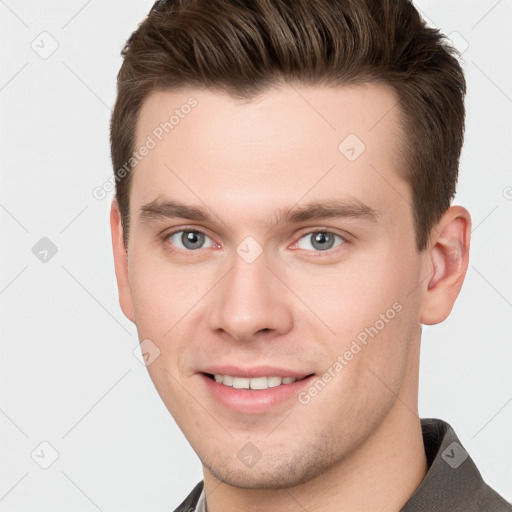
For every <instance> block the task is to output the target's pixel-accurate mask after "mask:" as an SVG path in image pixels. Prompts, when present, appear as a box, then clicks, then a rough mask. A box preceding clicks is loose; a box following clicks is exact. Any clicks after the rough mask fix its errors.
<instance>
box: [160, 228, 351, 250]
mask: <svg viewBox="0 0 512 512" xmlns="http://www.w3.org/2000/svg"><path fill="white" fill-rule="evenodd" d="M187 231H188V232H193V233H201V234H203V235H204V236H206V237H208V238H209V239H210V240H212V242H213V243H214V244H216V245H218V244H217V242H215V241H214V240H213V239H212V238H211V237H210V236H208V235H207V234H206V233H205V232H204V231H201V230H199V229H196V228H193V227H187V226H185V227H181V228H180V229H176V230H174V231H171V232H169V233H166V234H165V235H163V236H162V242H163V244H164V245H165V246H166V248H167V250H169V251H170V252H172V253H178V254H186V253H194V252H199V251H201V248H200V249H195V250H193V249H187V250H185V249H176V248H172V247H171V246H172V244H171V243H170V242H169V238H170V237H171V236H173V235H175V234H176V233H182V232H187ZM317 233H328V234H330V235H334V236H335V237H338V238H340V239H341V240H342V243H340V244H338V245H336V246H334V247H332V248H330V249H327V250H325V251H317V250H307V249H299V250H303V251H306V252H308V253H310V255H311V256H313V257H323V256H327V255H332V254H333V253H335V252H337V249H338V250H339V249H341V248H342V247H343V246H344V245H345V244H347V243H349V237H348V236H346V235H341V234H339V233H335V232H334V231H329V230H328V229H322V228H318V229H314V230H312V231H307V232H305V233H303V234H301V236H300V237H299V238H298V239H297V241H296V242H294V243H293V245H294V246H295V245H297V244H298V242H299V240H301V239H302V238H304V237H305V236H308V235H309V236H311V235H314V234H317ZM294 250H296V249H294Z"/></svg>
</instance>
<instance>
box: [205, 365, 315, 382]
mask: <svg viewBox="0 0 512 512" xmlns="http://www.w3.org/2000/svg"><path fill="white" fill-rule="evenodd" d="M201 373H209V374H211V375H229V376H231V377H242V378H243V377H245V378H249V379H250V378H254V377H294V378H295V379H302V378H303V377H306V376H308V375H311V373H312V372H304V371H296V370H291V369H290V368H282V367H278V366H253V367H251V368H240V367H238V366H231V365H223V366H209V367H208V368H205V369H204V370H201Z"/></svg>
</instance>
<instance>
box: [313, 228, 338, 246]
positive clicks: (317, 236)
mask: <svg viewBox="0 0 512 512" xmlns="http://www.w3.org/2000/svg"><path fill="white" fill-rule="evenodd" d="M311 237H312V241H313V242H312V245H313V247H314V248H315V249H316V250H325V249H330V248H331V247H332V246H333V244H334V237H333V236H332V235H331V234H330V233H325V232H318V233H313V234H312V235H311ZM317 244H319V245H317Z"/></svg>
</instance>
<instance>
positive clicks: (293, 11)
mask: <svg viewBox="0 0 512 512" xmlns="http://www.w3.org/2000/svg"><path fill="white" fill-rule="evenodd" d="M121 54H122V56H123V58H124V60H123V64H122V66H121V69H120V71H119V74H118V89H117V100H116V104H115V107H114V112H113V115H112V120H111V153H112V163H113V166H114V172H115V176H116V197H117V200H118V202H119V207H120V211H121V217H122V222H123V232H124V235H125V244H126V245H127V243H128V227H129V223H128V221H129V189H130V182H131V174H132V173H131V172H126V163H127V162H129V161H130V157H131V155H132V154H133V152H134V145H135V140H134V139H135V128H136V124H137V118H138V114H139V112H140V109H141V105H142V103H143V102H144V100H145V99H146V98H147V97H148V95H149V94H150V93H151V92H153V91H155V90H172V89H177V88H182V87H185V86H191V87H200V88H204V87H211V88H216V89H219V90H222V91H224V92H227V93H229V94H230V95H231V96H233V97H234V98H242V99H250V98H252V97H254V96H255V95H257V94H260V93H262V92H264V91H265V90H267V89H269V88H270V87H272V86H275V85H276V84H278V83H280V82H290V83H298V84H304V85H319V86H337V85H345V84H346V85H350V84H356V83H363V82H372V81H376V82H382V83H385V84H388V85H390V86H391V87H392V88H393V89H394V91H395V92H396V93H397V97H398V106H399V109H400V113H401V119H402V123H403V129H404V130H403V131H404V133H406V134H407V136H406V138H405V140H404V148H403V149H404V154H405V155H406V158H405V164H406V165H405V166H404V177H405V178H406V180H407V181H408V183H409V184H410V186H411V190H412V198H413V204H412V207H413V212H414V222H415V232H416V233H415V234H416V245H417V248H418V250H419V251H422V250H423V249H425V248H426V247H427V244H428V239H429V235H430V231H431V228H432V227H433V226H434V225H435V224H436V223H437V222H438V221H439V219H440V218H441V216H442V214H443V213H444V212H445V211H446V210H447V209H448V208H449V206H450V203H451V201H452V199H453V198H454V196H455V189H456V183H457V176H458V167H459V156H460V151H461V148H462V142H463V136H464V116H465V109H464V96H465V93H466V83H465V79H464V74H463V71H462V69H461V67H460V65H459V62H458V60H457V55H458V53H457V51H456V50H455V49H454V48H453V47H451V46H450V45H449V44H448V43H447V42H446V39H445V37H444V36H443V35H442V34H441V33H440V32H439V30H438V29H434V28H431V27H428V26H427V25H426V23H425V22H424V21H423V19H422V18H421V16H420V15H419V13H418V11H417V10H416V9H415V7H414V6H413V4H412V2H410V1H407V0H163V1H162V0H160V1H157V2H156V3H155V4H154V6H153V8H152V9H151V11H150V13H149V14H148V16H147V17H146V19H145V20H144V21H143V22H142V23H141V24H140V25H139V27H138V28H137V30H136V31H135V32H134V33H133V34H132V35H131V36H130V38H129V39H128V41H127V43H126V45H125V47H124V49H123V51H122V53H121ZM122 168H123V169H124V170H125V171H124V172H123V173H121V178H122V179H121V178H120V177H119V175H118V174H117V172H116V169H117V170H120V169H122Z"/></svg>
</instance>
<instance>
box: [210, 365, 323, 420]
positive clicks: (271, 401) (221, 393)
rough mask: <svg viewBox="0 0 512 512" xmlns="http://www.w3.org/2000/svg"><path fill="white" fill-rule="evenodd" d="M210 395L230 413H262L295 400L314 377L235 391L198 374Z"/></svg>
mask: <svg viewBox="0 0 512 512" xmlns="http://www.w3.org/2000/svg"><path fill="white" fill-rule="evenodd" d="M200 377H201V379H202V380H203V382H204V383H205V385H206V387H207V389H208V391H209V392H210V394H211V395H212V396H213V398H215V400H216V401H217V402H219V403H220V404H221V405H223V406H224V407H226V408H227V409H230V410H231V411H235V412H241V413H244V414H258V413H264V412H267V411H269V410H270V409H272V408H273V407H277V406H278V405H281V404H283V403H285V402H287V401H290V400H291V399H292V398H295V399H296V400H297V394H298V393H299V392H300V391H301V389H303V388H305V387H307V386H308V385H310V382H311V380H312V379H313V378H314V375H310V376H309V377H305V378H303V379H301V380H296V381H295V382H292V383H291V384H281V385H280V386H275V387H272V388H267V389H235V388H232V387H231V386H225V385H224V384H220V383H218V382H216V381H215V380H213V379H211V378H210V377H208V376H206V375H205V374H203V373H201V374H200Z"/></svg>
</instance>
